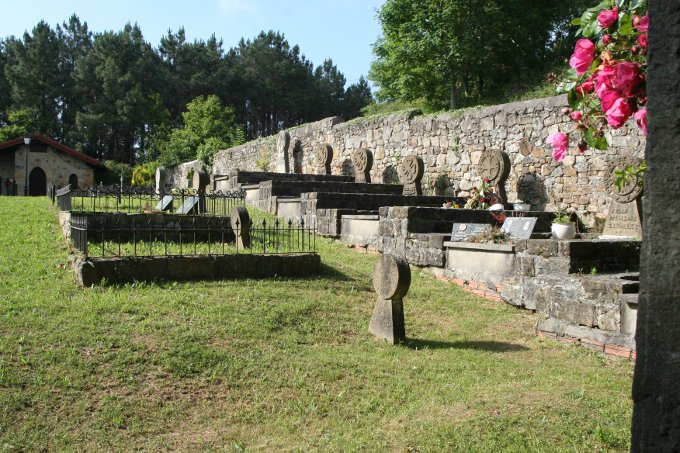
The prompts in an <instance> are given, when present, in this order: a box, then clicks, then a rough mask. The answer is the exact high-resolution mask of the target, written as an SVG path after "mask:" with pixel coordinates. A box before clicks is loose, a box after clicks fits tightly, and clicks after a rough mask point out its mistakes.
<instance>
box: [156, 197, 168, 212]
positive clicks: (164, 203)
mask: <svg viewBox="0 0 680 453" xmlns="http://www.w3.org/2000/svg"><path fill="white" fill-rule="evenodd" d="M172 202H173V198H172V195H165V196H164V197H163V198H161V201H159V202H158V204H157V205H156V206H155V207H154V208H153V209H154V211H172Z"/></svg>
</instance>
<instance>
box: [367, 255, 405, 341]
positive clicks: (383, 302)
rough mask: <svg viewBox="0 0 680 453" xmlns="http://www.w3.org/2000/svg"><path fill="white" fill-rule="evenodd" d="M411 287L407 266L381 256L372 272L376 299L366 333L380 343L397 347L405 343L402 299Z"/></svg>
mask: <svg viewBox="0 0 680 453" xmlns="http://www.w3.org/2000/svg"><path fill="white" fill-rule="evenodd" d="M409 286H411V269H410V268H409V265H408V263H407V262H406V261H405V260H404V259H402V258H397V257H395V256H392V255H382V256H381V257H380V259H379V260H378V262H377V263H376V265H375V268H374V270H373V288H374V289H375V292H376V293H378V297H377V300H376V303H375V307H374V308H373V316H372V317H371V322H370V324H369V326H368V331H369V332H371V333H372V334H373V336H375V337H376V338H378V339H380V340H386V341H387V342H389V343H391V344H398V343H399V342H401V341H404V340H405V339H406V328H405V326H404V304H403V298H404V296H406V293H407V292H408V289H409Z"/></svg>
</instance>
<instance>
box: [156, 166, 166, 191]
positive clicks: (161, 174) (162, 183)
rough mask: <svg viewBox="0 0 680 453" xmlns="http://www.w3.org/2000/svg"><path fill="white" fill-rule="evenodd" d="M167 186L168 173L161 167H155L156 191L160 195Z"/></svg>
mask: <svg viewBox="0 0 680 453" xmlns="http://www.w3.org/2000/svg"><path fill="white" fill-rule="evenodd" d="M167 186H168V173H167V170H166V169H165V168H163V167H158V168H157V169H156V193H157V194H158V195H159V196H161V194H162V193H163V191H164V190H165V189H166V187H167Z"/></svg>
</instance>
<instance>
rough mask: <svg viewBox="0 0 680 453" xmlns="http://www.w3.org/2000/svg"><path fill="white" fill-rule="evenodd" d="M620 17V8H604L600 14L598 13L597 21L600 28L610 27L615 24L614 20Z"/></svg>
mask: <svg viewBox="0 0 680 453" xmlns="http://www.w3.org/2000/svg"><path fill="white" fill-rule="evenodd" d="M618 18H619V8H618V7H616V6H615V7H614V9H612V10H609V9H603V10H602V11H600V14H598V15H597V22H598V24H599V25H600V28H609V27H611V26H612V25H614V22H616V20H617V19H618Z"/></svg>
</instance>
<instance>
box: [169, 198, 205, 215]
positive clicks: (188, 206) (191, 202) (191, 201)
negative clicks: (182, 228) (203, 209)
mask: <svg viewBox="0 0 680 453" xmlns="http://www.w3.org/2000/svg"><path fill="white" fill-rule="evenodd" d="M199 201H200V198H199V197H198V196H196V195H194V196H190V197H187V198H185V199H184V203H183V204H182V206H180V208H179V209H178V210H177V212H175V214H190V213H192V212H194V210H196V209H197V208H198V204H199Z"/></svg>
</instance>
